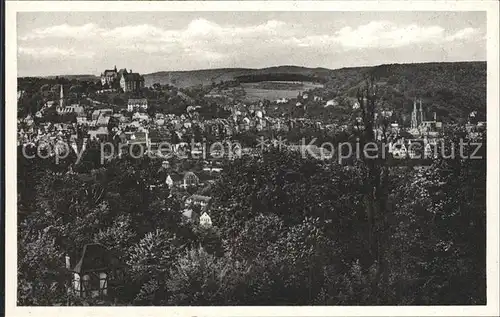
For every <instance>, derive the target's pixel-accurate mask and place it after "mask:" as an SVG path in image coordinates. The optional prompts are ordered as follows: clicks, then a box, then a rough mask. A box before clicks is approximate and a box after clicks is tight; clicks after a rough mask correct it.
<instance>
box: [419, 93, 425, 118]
mask: <svg viewBox="0 0 500 317" xmlns="http://www.w3.org/2000/svg"><path fill="white" fill-rule="evenodd" d="M419 103H420V123H422V122H424V112H423V111H422V99H419Z"/></svg>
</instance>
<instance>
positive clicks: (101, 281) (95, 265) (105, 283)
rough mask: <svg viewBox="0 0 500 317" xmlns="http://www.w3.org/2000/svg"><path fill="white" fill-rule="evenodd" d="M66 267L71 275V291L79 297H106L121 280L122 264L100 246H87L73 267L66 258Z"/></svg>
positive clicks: (95, 244) (96, 244) (94, 244)
mask: <svg viewBox="0 0 500 317" xmlns="http://www.w3.org/2000/svg"><path fill="white" fill-rule="evenodd" d="M66 267H67V269H68V270H69V271H70V272H71V273H72V283H71V288H70V289H71V291H73V292H74V294H75V295H77V296H80V297H92V298H95V297H100V298H102V297H106V296H108V295H110V293H109V291H110V290H111V289H112V288H113V287H115V286H117V284H119V283H120V280H122V279H123V269H124V267H125V265H124V263H123V262H121V260H120V259H119V258H118V257H117V256H116V255H114V254H113V253H112V252H110V251H109V250H108V249H107V248H106V247H104V246H103V245H101V244H98V243H93V244H87V245H85V246H84V247H83V252H82V255H81V257H80V259H79V260H78V262H77V263H76V265H75V266H74V267H71V261H70V258H69V257H66Z"/></svg>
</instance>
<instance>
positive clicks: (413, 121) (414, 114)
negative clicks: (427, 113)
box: [411, 99, 418, 129]
mask: <svg viewBox="0 0 500 317" xmlns="http://www.w3.org/2000/svg"><path fill="white" fill-rule="evenodd" d="M417 127H418V122H417V100H416V99H413V111H412V112H411V128H412V129H416V128H417Z"/></svg>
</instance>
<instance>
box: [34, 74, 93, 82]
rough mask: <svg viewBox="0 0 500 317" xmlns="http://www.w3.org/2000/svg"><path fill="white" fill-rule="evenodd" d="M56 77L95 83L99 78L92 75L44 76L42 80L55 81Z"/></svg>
mask: <svg viewBox="0 0 500 317" xmlns="http://www.w3.org/2000/svg"><path fill="white" fill-rule="evenodd" d="M57 77H63V78H66V79H68V80H72V79H76V80H82V81H97V80H99V79H100V77H97V76H95V75H92V74H82V75H59V76H45V77H44V78H47V79H55V78H57Z"/></svg>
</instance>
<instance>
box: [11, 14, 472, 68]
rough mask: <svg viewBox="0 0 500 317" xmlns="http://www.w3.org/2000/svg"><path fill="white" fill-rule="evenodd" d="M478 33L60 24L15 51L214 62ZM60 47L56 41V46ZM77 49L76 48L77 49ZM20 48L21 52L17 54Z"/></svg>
mask: <svg viewBox="0 0 500 317" xmlns="http://www.w3.org/2000/svg"><path fill="white" fill-rule="evenodd" d="M478 33H480V30H478V29H474V28H470V27H469V28H464V29H462V30H458V31H456V32H455V33H449V32H447V31H446V30H445V28H443V27H441V26H439V25H430V26H422V25H418V24H415V23H411V24H396V23H393V22H390V21H386V20H381V21H371V22H369V23H366V24H363V25H358V26H345V27H343V28H340V29H338V30H336V31H335V30H334V31H333V32H332V33H327V34H325V33H324V32H323V33H319V34H318V33H317V34H311V31H310V30H309V29H308V28H306V27H305V26H303V25H300V24H291V23H285V22H283V21H278V20H269V21H266V22H263V23H260V24H254V25H243V26H241V25H223V24H217V23H215V22H212V21H209V20H206V19H202V18H199V19H194V20H192V21H190V23H188V24H187V25H186V26H185V27H184V28H180V29H166V28H162V27H159V26H154V25H150V24H140V25H126V26H120V27H115V28H102V27H100V26H99V25H97V24H94V23H87V24H84V25H79V26H78V25H77V26H71V25H68V24H62V25H57V26H50V27H46V28H37V29H34V30H32V31H31V32H29V33H28V34H25V35H23V36H21V37H20V40H21V41H27V40H36V39H44V43H45V42H47V43H48V45H52V46H53V47H47V48H45V49H42V50H33V49H28V48H24V49H23V48H20V53H22V54H25V55H32V56H35V55H36V56H39V57H46V58H49V57H54V56H60V57H63V56H73V57H88V56H89V53H80V51H81V50H84V51H86V50H88V47H91V46H92V45H97V47H95V50H96V51H109V50H114V51H116V50H118V51H120V53H124V52H127V51H128V52H142V53H146V54H157V55H159V54H180V55H179V56H190V57H193V58H195V57H196V58H200V59H203V60H209V61H216V60H220V59H223V58H224V57H228V56H235V55H237V54H248V53H249V52H251V51H252V50H255V51H260V52H263V51H266V50H267V51H269V52H271V51H273V50H274V49H279V50H283V49H284V50H290V49H293V48H294V47H295V48H302V49H304V48H310V49H315V50H317V51H318V52H319V51H336V52H342V51H350V50H358V49H391V48H392V49H396V48H402V47H406V46H411V45H441V44H444V43H450V42H453V41H464V40H468V39H471V38H473V37H476V35H477V34H478ZM50 38H52V39H54V40H57V39H65V40H66V42H65V45H66V44H68V43H69V42H70V43H71V45H73V47H74V48H73V49H70V50H64V49H58V48H56V46H57V45H56V44H55V43H51V42H50ZM58 44H60V42H59V43H58ZM77 47H80V48H79V49H77ZM22 50H24V51H22Z"/></svg>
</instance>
